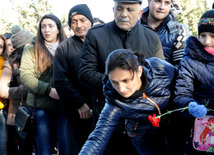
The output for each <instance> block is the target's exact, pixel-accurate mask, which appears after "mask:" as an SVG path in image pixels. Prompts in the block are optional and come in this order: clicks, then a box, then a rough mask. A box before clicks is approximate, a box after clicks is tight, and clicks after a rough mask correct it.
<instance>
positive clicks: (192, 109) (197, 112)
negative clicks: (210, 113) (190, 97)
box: [188, 102, 207, 117]
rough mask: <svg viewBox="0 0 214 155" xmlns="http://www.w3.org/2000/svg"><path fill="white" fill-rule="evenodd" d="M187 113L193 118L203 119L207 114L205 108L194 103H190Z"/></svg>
mask: <svg viewBox="0 0 214 155" xmlns="http://www.w3.org/2000/svg"><path fill="white" fill-rule="evenodd" d="M188 111H189V113H190V114H192V115H193V116H194V117H204V116H205V115H206V114H207V108H206V107H205V106H204V105H198V104H197V103H196V102H190V103H189V108H188Z"/></svg>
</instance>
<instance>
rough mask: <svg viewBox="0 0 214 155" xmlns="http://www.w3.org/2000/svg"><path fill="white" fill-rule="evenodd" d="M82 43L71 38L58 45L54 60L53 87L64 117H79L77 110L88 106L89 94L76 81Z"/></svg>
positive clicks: (77, 38)
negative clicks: (84, 105)
mask: <svg viewBox="0 0 214 155" xmlns="http://www.w3.org/2000/svg"><path fill="white" fill-rule="evenodd" d="M82 44H83V41H82V40H81V39H80V38H79V37H77V36H75V35H74V36H73V37H70V38H69V39H67V40H65V41H63V42H62V43H60V45H59V47H58V48H57V50H56V54H55V58H54V86H55V88H56V90H57V92H58V94H59V97H60V102H61V105H62V107H63V111H64V112H65V114H66V116H68V117H70V116H79V114H78V109H79V108H80V107H81V106H82V105H83V104H84V103H87V104H88V105H89V97H88V96H89V94H90V92H88V91H87V89H84V87H83V85H81V82H80V81H79V80H78V73H79V63H80V56H81V49H82Z"/></svg>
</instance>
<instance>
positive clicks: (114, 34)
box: [79, 21, 164, 92]
mask: <svg viewBox="0 0 214 155" xmlns="http://www.w3.org/2000/svg"><path fill="white" fill-rule="evenodd" d="M115 49H130V50H132V51H138V52H143V53H144V54H145V57H146V58H149V57H159V58H161V59H164V56H163V51H162V46H161V43H160V40H159V37H158V35H157V34H156V33H154V32H153V31H152V30H150V29H149V28H146V27H145V26H143V25H141V24H140V23H137V24H136V26H135V27H133V28H132V30H130V31H128V32H127V31H123V30H121V29H120V28H118V27H117V25H116V24H115V22H114V21H112V22H110V23H107V24H103V25H99V26H95V27H92V28H91V29H90V30H89V31H88V33H87V35H86V39H85V42H84V44H83V54H82V57H81V64H80V72H79V73H80V80H81V81H82V82H84V84H87V85H90V86H91V88H94V89H95V90H96V91H100V92H102V78H103V73H104V72H105V61H106V58H107V56H108V55H109V53H111V52H112V51H113V50H115Z"/></svg>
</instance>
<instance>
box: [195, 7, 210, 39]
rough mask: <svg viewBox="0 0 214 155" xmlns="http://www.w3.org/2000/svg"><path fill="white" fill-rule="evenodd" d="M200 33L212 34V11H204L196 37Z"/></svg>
mask: <svg viewBox="0 0 214 155" xmlns="http://www.w3.org/2000/svg"><path fill="white" fill-rule="evenodd" d="M202 32H211V33H214V9H212V10H208V11H206V12H205V13H204V14H203V15H202V16H201V18H200V20H199V23H198V35H200V34H201V33H202Z"/></svg>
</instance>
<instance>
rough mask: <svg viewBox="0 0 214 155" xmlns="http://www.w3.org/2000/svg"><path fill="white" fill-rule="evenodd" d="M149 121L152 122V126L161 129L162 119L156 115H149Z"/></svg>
mask: <svg viewBox="0 0 214 155" xmlns="http://www.w3.org/2000/svg"><path fill="white" fill-rule="evenodd" d="M148 119H149V121H150V122H151V124H152V126H154V127H159V123H160V117H156V114H153V116H152V115H149V116H148Z"/></svg>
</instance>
